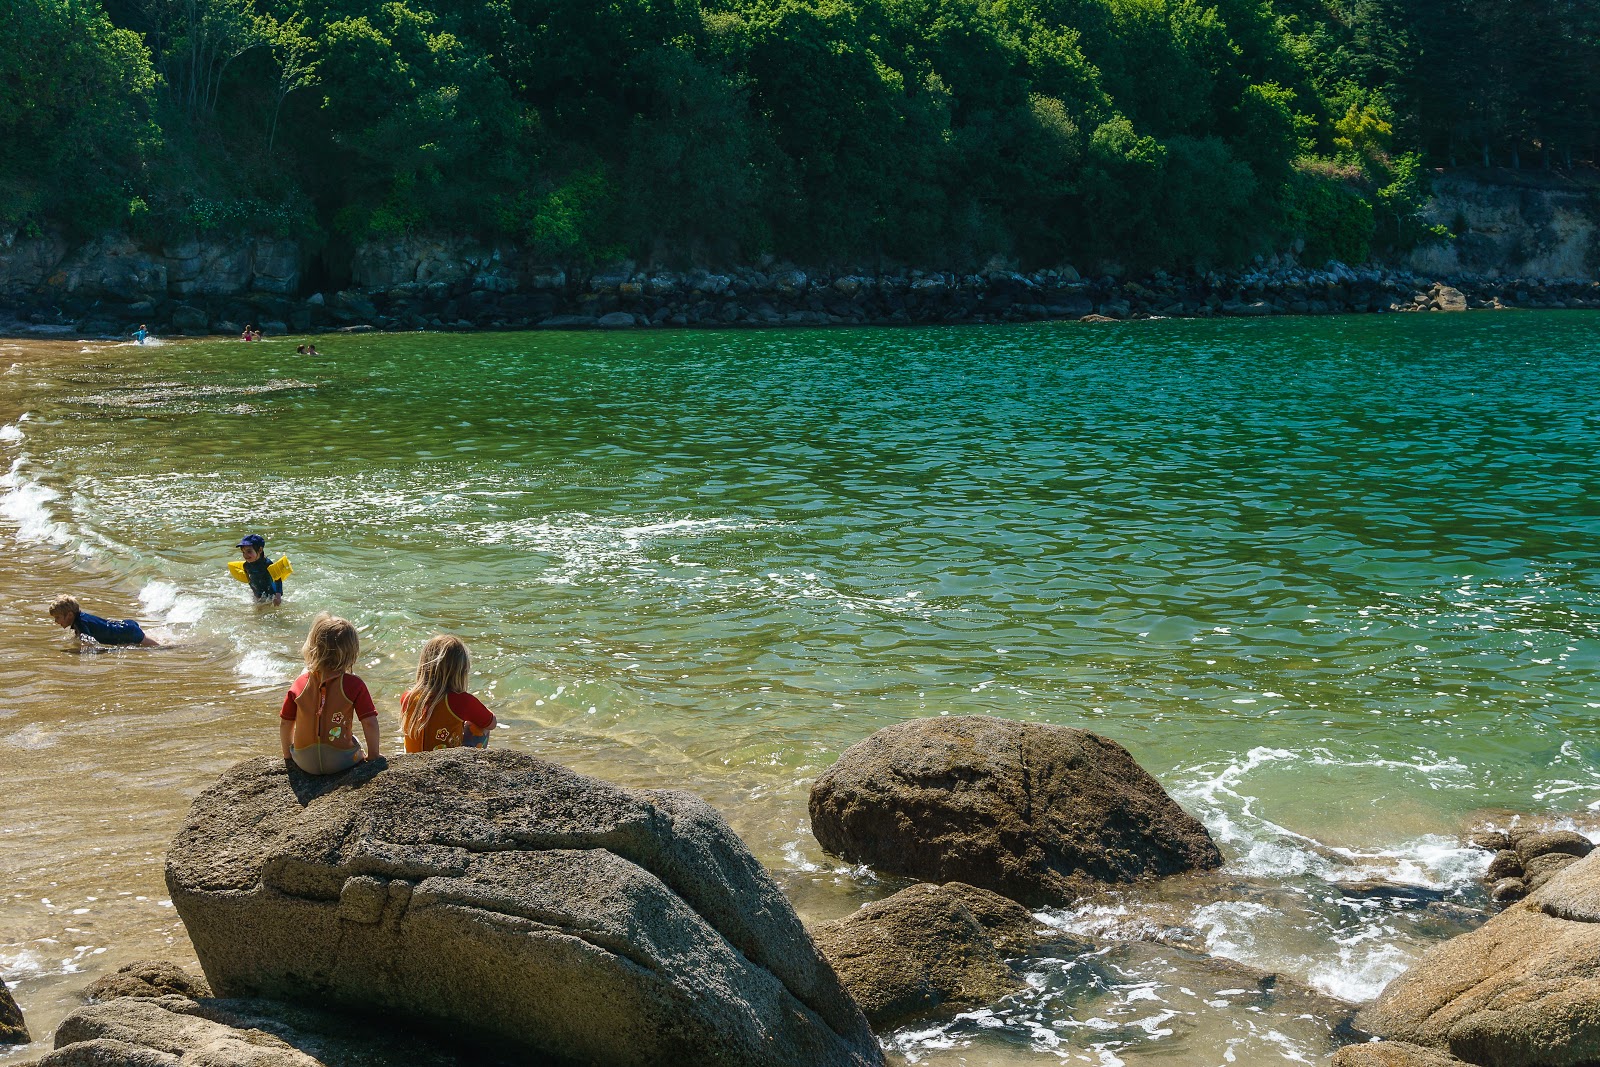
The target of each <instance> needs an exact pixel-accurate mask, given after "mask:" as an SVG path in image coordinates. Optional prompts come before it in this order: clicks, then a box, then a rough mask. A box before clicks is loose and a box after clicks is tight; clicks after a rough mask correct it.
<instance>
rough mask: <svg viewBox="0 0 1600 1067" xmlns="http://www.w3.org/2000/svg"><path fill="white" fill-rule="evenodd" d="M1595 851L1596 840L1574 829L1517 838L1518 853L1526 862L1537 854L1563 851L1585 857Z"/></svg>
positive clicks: (1570, 854)
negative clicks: (1593, 840) (1591, 839)
mask: <svg viewBox="0 0 1600 1067" xmlns="http://www.w3.org/2000/svg"><path fill="white" fill-rule="evenodd" d="M1593 851H1594V842H1592V841H1590V840H1589V839H1588V838H1587V837H1584V836H1583V835H1582V834H1580V833H1578V832H1576V831H1574V830H1548V831H1545V832H1543V833H1532V834H1524V835H1522V836H1521V837H1518V838H1517V848H1516V853H1517V855H1518V856H1519V857H1521V858H1522V861H1523V862H1524V863H1526V862H1528V861H1529V860H1531V859H1533V858H1534V857H1535V856H1546V855H1549V854H1551V853H1562V854H1565V855H1568V856H1576V857H1579V858H1581V857H1583V856H1587V855H1588V854H1589V853H1591V852H1593Z"/></svg>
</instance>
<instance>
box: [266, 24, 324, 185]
mask: <svg viewBox="0 0 1600 1067" xmlns="http://www.w3.org/2000/svg"><path fill="white" fill-rule="evenodd" d="M307 24H308V20H307V19H306V17H305V16H304V15H291V16H290V17H289V18H287V19H285V20H284V21H283V22H279V23H276V24H275V25H273V26H272V27H271V47H272V55H273V58H274V59H275V60H276V61H277V64H278V84H277V89H276V92H275V93H274V101H273V105H272V124H271V126H269V127H268V130H267V153H268V154H269V155H270V154H271V152H272V145H273V142H274V141H276V140H277V138H278V115H279V113H281V112H282V111H283V102H284V100H285V99H287V98H288V96H289V94H290V93H293V92H296V91H297V90H300V89H304V88H307V87H308V86H311V85H315V84H316V80H317V60H316V59H315V58H314V57H315V54H316V42H315V41H313V40H312V39H311V38H310V37H308V36H306V32H305V30H306V26H307Z"/></svg>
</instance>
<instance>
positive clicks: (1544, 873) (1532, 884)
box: [1522, 852, 1578, 893]
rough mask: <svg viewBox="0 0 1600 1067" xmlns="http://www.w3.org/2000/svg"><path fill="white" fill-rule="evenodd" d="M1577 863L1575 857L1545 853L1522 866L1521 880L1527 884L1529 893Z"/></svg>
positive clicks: (1562, 853)
mask: <svg viewBox="0 0 1600 1067" xmlns="http://www.w3.org/2000/svg"><path fill="white" fill-rule="evenodd" d="M1577 862H1578V857H1577V856H1570V855H1567V854H1566V853H1564V852H1546V853H1545V854H1544V855H1542V856H1535V857H1533V858H1532V859H1530V860H1529V861H1528V862H1527V863H1524V864H1523V865H1522V880H1523V881H1524V882H1525V883H1527V886H1528V892H1530V893H1531V892H1533V891H1534V890H1535V889H1538V888H1539V887H1540V886H1542V885H1544V884H1545V883H1546V882H1548V881H1549V880H1550V879H1551V877H1552V876H1554V875H1555V874H1556V873H1557V872H1558V871H1561V870H1562V869H1563V868H1566V867H1569V866H1571V865H1572V864H1574V863H1577Z"/></svg>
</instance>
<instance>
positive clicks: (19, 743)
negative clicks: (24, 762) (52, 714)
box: [5, 723, 57, 752]
mask: <svg viewBox="0 0 1600 1067" xmlns="http://www.w3.org/2000/svg"><path fill="white" fill-rule="evenodd" d="M56 740H57V738H56V735H55V734H53V733H51V732H50V731H49V730H46V729H45V728H44V727H43V726H40V725H39V724H38V723H31V724H29V725H27V726H24V727H23V728H22V729H20V730H18V731H17V732H16V733H14V734H12V735H11V736H9V737H7V738H6V739H5V743H6V744H7V745H8V746H10V747H12V748H20V749H23V750H25V751H28V752H34V751H37V750H39V749H41V748H49V747H51V746H52V745H54V744H55V743H56Z"/></svg>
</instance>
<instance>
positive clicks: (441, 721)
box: [400, 634, 496, 752]
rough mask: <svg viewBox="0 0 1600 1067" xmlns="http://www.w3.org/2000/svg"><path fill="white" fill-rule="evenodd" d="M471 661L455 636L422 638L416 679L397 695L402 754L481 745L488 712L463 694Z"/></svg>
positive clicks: (490, 718)
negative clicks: (402, 738)
mask: <svg viewBox="0 0 1600 1067" xmlns="http://www.w3.org/2000/svg"><path fill="white" fill-rule="evenodd" d="M471 669H472V660H471V659H470V658H469V657H468V655H467V646H466V645H464V644H462V643H461V639H460V638H459V637H450V636H449V635H447V634H440V635H439V636H438V637H430V638H428V643H427V644H425V645H423V646H422V655H421V656H420V657H419V658H418V661H417V682H416V684H415V685H413V686H412V687H411V688H410V689H408V690H406V691H405V693H403V694H402V695H401V697H400V732H401V734H402V735H403V736H404V737H405V741H406V751H407V752H432V751H433V750H434V749H436V748H487V747H488V746H489V731H490V730H493V729H494V728H495V725H496V723H495V717H494V712H492V711H490V710H489V709H488V708H486V707H484V706H483V702H482V701H481V700H479V699H478V698H477V697H475V696H473V695H472V694H471V693H469V692H467V674H468V672H470V671H471Z"/></svg>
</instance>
